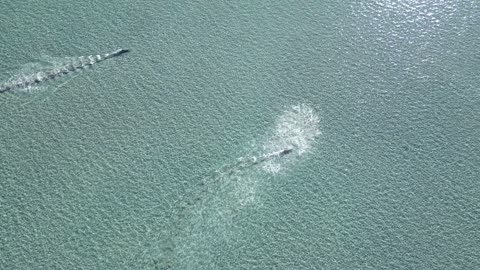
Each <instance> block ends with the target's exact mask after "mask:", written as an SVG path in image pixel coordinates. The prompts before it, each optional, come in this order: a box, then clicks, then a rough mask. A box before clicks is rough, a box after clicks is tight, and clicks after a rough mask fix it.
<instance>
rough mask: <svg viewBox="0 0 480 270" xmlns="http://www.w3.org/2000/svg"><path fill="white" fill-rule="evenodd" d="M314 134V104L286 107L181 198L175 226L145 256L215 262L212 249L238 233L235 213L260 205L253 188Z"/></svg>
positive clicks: (159, 261) (163, 265)
mask: <svg viewBox="0 0 480 270" xmlns="http://www.w3.org/2000/svg"><path fill="white" fill-rule="evenodd" d="M318 135H320V131H319V118H318V117H317V116H316V114H315V112H314V111H313V109H312V108H310V107H308V106H307V105H303V104H302V105H298V106H292V107H291V108H289V109H288V110H287V111H285V112H284V113H282V114H281V115H280V116H279V117H278V119H277V121H276V123H275V126H274V128H273V130H272V131H270V132H268V133H267V134H265V135H264V136H262V138H260V140H258V141H257V143H254V149H257V150H256V151H253V152H254V153H252V154H250V155H245V156H243V157H240V158H238V159H237V160H236V162H232V163H231V164H227V165H224V166H222V167H220V168H219V169H217V170H215V171H213V172H212V174H211V175H209V176H207V177H205V178H203V179H202V181H201V184H200V186H198V187H196V189H195V192H196V193H195V192H192V194H188V195H187V197H186V198H183V199H182V200H181V202H180V204H181V205H182V208H183V210H182V212H181V214H180V215H179V218H178V220H177V221H176V222H174V224H173V225H172V228H173V230H174V232H173V233H172V234H171V235H170V236H169V237H168V238H169V239H167V240H165V241H161V242H159V245H163V247H164V248H163V249H162V250H158V249H157V250H155V251H154V252H158V253H157V254H153V253H154V252H152V251H151V252H148V253H149V254H148V255H147V254H145V253H144V256H148V257H150V259H151V260H153V261H154V263H153V264H154V266H155V267H158V268H160V269H199V268H202V267H200V266H206V268H209V269H213V268H215V260H216V259H217V256H216V255H217V254H216V252H218V250H219V249H221V247H225V248H226V247H227V246H228V245H227V243H229V242H230V241H236V239H237V237H238V235H237V234H236V233H235V231H236V229H235V222H234V218H235V217H236V216H238V215H239V214H241V211H244V210H246V209H248V208H250V207H255V206H260V205H261V202H259V201H258V200H257V194H258V193H259V192H260V191H261V188H262V184H263V183H264V182H265V181H268V180H272V179H273V178H274V177H275V175H277V174H278V173H279V172H280V171H282V170H284V169H286V168H288V167H290V166H291V165H292V164H295V162H297V161H299V160H301V159H302V157H303V156H304V155H305V154H306V153H308V152H309V151H310V150H311V149H312V147H313V145H314V143H315V139H316V137H318ZM167 243H168V244H167ZM152 257H153V259H152Z"/></svg>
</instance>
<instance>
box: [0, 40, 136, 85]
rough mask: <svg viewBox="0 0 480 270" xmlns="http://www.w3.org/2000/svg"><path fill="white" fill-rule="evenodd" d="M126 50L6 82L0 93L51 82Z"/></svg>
mask: <svg viewBox="0 0 480 270" xmlns="http://www.w3.org/2000/svg"><path fill="white" fill-rule="evenodd" d="M129 51H130V50H127V49H118V50H116V51H113V52H111V53H106V54H104V55H99V54H98V55H95V56H93V55H90V56H81V57H79V58H78V59H77V60H78V61H76V62H73V63H70V64H68V65H65V66H62V67H60V68H56V69H52V70H49V71H44V72H38V73H36V74H33V75H31V76H27V77H24V78H20V79H17V80H15V81H12V82H7V83H4V84H2V85H0V93H5V92H11V91H15V90H20V89H25V88H27V87H30V86H33V85H36V84H39V83H41V82H44V81H49V80H53V79H55V78H57V77H61V76H63V75H67V74H68V73H70V72H73V71H76V70H78V69H82V68H86V67H88V66H91V65H93V64H96V63H98V62H101V61H103V60H107V59H109V58H113V57H116V56H120V55H122V54H124V53H127V52H129Z"/></svg>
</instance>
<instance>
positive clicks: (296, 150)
mask: <svg viewBox="0 0 480 270" xmlns="http://www.w3.org/2000/svg"><path fill="white" fill-rule="evenodd" d="M319 125H320V120H319V117H318V116H317V115H316V114H315V111H314V110H313V109H312V108H310V107H309V106H307V105H305V104H300V105H296V106H292V107H291V108H290V109H289V110H287V111H285V112H284V113H283V114H282V115H281V116H280V117H279V118H278V119H277V121H276V124H275V129H274V132H273V134H272V135H271V136H270V137H268V138H267V140H266V141H265V142H264V144H263V149H264V151H265V152H267V153H275V152H278V151H282V150H284V149H290V148H292V149H293V154H294V155H296V156H297V157H299V156H302V155H304V154H305V153H307V152H308V151H309V150H310V149H311V148H312V146H313V144H314V142H315V139H316V137H318V136H319V135H320V134H321V132H320V126H319ZM278 161H279V159H272V160H269V161H268V162H267V163H266V164H264V166H263V167H264V169H265V171H267V172H270V173H273V174H275V173H277V172H279V171H280V170H281V165H280V163H278Z"/></svg>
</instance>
